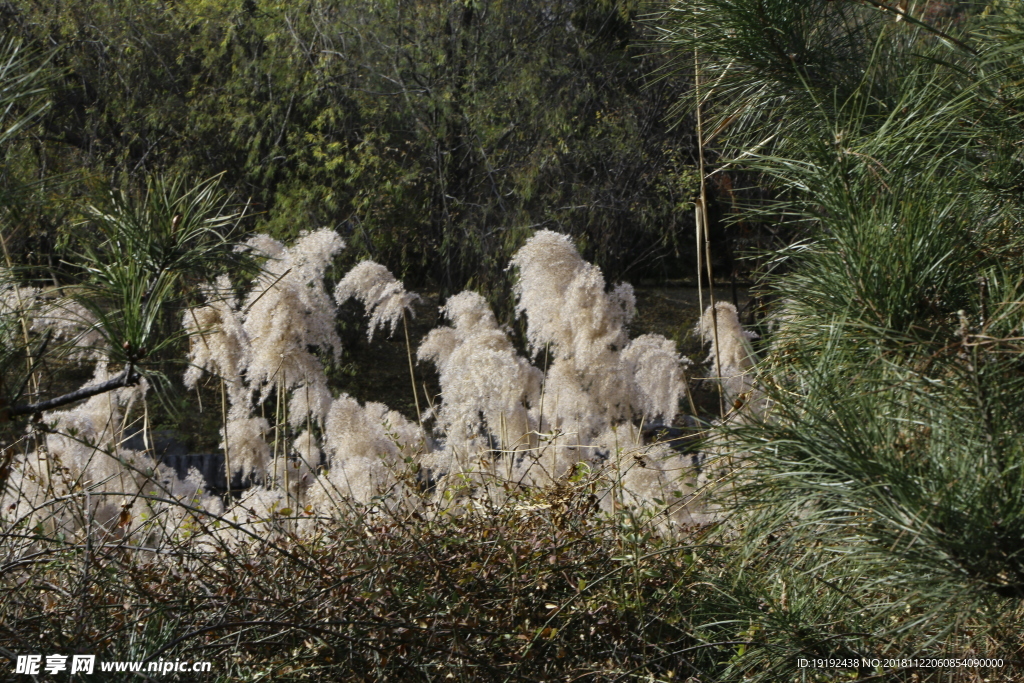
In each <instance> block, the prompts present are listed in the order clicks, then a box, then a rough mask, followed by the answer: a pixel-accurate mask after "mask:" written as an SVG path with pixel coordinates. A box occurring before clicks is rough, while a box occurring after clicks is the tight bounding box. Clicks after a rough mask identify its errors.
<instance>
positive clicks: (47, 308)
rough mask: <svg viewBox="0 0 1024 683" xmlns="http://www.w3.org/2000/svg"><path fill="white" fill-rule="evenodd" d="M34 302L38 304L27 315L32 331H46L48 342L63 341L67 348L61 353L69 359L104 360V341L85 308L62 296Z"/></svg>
mask: <svg viewBox="0 0 1024 683" xmlns="http://www.w3.org/2000/svg"><path fill="white" fill-rule="evenodd" d="M37 303H39V304H40V306H39V308H38V310H37V311H36V312H35V314H34V315H32V316H31V318H32V325H31V328H30V329H31V330H32V331H33V332H45V331H47V330H49V331H50V334H51V342H57V343H59V342H63V343H65V344H67V345H68V346H69V347H70V351H69V352H68V353H67V355H66V356H65V357H66V358H68V359H69V360H74V361H80V362H82V361H103V360H106V358H107V341H106V339H104V337H103V334H102V333H101V332H100V331H99V329H98V327H97V322H96V317H95V316H93V314H92V313H91V312H90V311H89V309H87V308H86V307H85V306H83V305H82V304H80V303H79V302H77V301H75V300H74V299H69V298H63V297H62V298H58V299H52V300H46V301H38V302H37Z"/></svg>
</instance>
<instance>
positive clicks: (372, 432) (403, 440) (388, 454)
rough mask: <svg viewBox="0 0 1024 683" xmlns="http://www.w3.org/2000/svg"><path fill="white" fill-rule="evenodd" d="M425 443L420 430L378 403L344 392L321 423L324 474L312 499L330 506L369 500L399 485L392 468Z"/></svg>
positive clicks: (317, 503) (315, 484)
mask: <svg viewBox="0 0 1024 683" xmlns="http://www.w3.org/2000/svg"><path fill="white" fill-rule="evenodd" d="M423 442H424V435H423V433H422V431H421V430H420V429H419V428H418V427H417V426H416V425H414V424H412V423H411V422H409V421H408V420H406V419H405V418H404V417H402V416H401V415H400V414H399V413H397V412H395V411H392V410H389V409H388V407H387V406H385V405H384V404H382V403H367V404H366V405H365V406H360V405H359V402H358V401H356V400H355V399H354V398H352V397H351V396H348V395H346V394H342V395H341V396H339V397H338V398H337V399H335V401H334V403H333V404H331V409H330V411H328V414H327V419H326V420H325V422H324V450H325V451H326V452H327V454H328V467H327V472H326V474H324V475H322V476H320V477H317V480H316V481H314V482H313V483H312V484H311V485H310V488H309V493H310V498H311V500H312V501H313V504H314V505H316V506H318V507H321V508H322V509H330V508H332V507H335V506H337V505H339V504H340V502H341V499H347V500H350V501H354V502H357V503H361V504H367V503H369V502H370V501H371V499H373V497H374V496H377V495H379V494H381V493H386V492H387V491H389V490H391V489H393V488H394V487H395V486H396V485H397V477H396V468H398V467H400V466H401V464H402V459H403V458H404V457H409V455H410V454H411V453H414V452H416V450H417V449H418V448H419V446H420V445H421V444H422V443H423Z"/></svg>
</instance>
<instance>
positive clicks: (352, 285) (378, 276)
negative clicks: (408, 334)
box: [334, 261, 420, 341]
mask: <svg viewBox="0 0 1024 683" xmlns="http://www.w3.org/2000/svg"><path fill="white" fill-rule="evenodd" d="M353 297H355V298H356V299H358V300H359V301H360V303H362V304H363V306H364V307H365V308H366V315H368V316H369V317H370V328H369V330H367V333H366V336H367V337H368V338H369V340H370V341H373V333H374V332H375V331H376V330H377V328H378V327H380V328H382V329H383V327H384V325H385V324H387V325H388V327H389V328H390V333H391V334H394V332H395V328H396V327H397V325H398V322H399V321H400V320H401V319H402V316H403V315H404V313H405V312H406V311H408V312H409V313H410V314H412V315H413V316H414V317H415V315H416V313H415V312H414V311H413V310H412V302H414V301H417V300H419V298H420V296H419V295H418V294H413V293H411V292H407V291H405V287H403V286H402V283H401V282H400V281H398V280H396V279H395V276H394V275H392V274H391V271H389V270H388V269H387V268H385V267H384V266H382V265H380V264H379V263H375V262H373V261H361V262H360V263H358V264H357V265H356V267H355V268H353V269H352V270H350V271H349V272H348V273H347V274H346V275H345V277H344V278H342V279H341V282H339V283H338V286H337V287H335V288H334V299H335V301H337V302H338V305H339V306H340V305H341V304H343V303H345V302H346V301H348V300H349V299H351V298H353Z"/></svg>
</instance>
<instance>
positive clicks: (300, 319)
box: [243, 230, 345, 400]
mask: <svg viewBox="0 0 1024 683" xmlns="http://www.w3.org/2000/svg"><path fill="white" fill-rule="evenodd" d="M248 244H249V246H250V247H251V248H253V249H259V250H260V251H261V252H262V253H265V254H275V256H274V257H273V258H271V259H270V260H268V261H267V263H266V264H265V266H264V271H263V273H262V274H261V275H260V276H259V278H257V282H256V285H255V286H254V287H253V290H252V291H251V292H250V293H249V295H248V297H247V298H246V302H245V306H244V308H243V318H244V322H243V328H244V329H245V332H246V334H247V335H248V338H249V339H250V340H251V349H252V355H251V357H250V360H249V364H248V367H247V374H246V379H247V380H248V382H249V384H250V386H252V387H254V388H255V387H258V386H261V385H263V392H262V394H261V400H262V399H264V398H266V396H267V394H268V393H269V391H270V390H271V389H272V388H281V389H286V390H287V389H291V388H293V387H295V386H296V385H299V384H302V383H305V382H309V381H311V380H313V379H314V378H316V377H319V376H320V375H322V374H323V367H322V365H321V364H320V361H319V360H318V359H317V358H316V356H315V355H313V354H312V353H310V352H309V350H308V349H309V348H310V347H318V348H320V349H322V350H324V351H330V352H332V353H333V354H334V356H335V358H338V357H339V356H340V354H341V340H340V338H339V337H338V334H337V332H336V331H335V329H334V316H335V311H336V307H335V305H334V302H332V301H331V299H330V297H329V296H328V295H327V292H326V290H325V289H324V283H323V278H324V271H325V270H326V268H327V266H328V264H330V262H331V260H332V259H333V257H334V255H335V254H337V253H338V251H340V250H341V249H342V248H343V247H344V246H345V243H344V242H343V241H342V239H341V237H339V236H338V234H337V233H335V232H334V231H333V230H317V231H316V232H306V233H303V234H302V235H301V236H300V237H299V239H298V240H297V241H296V242H295V244H294V245H292V246H291V247H284V246H283V245H281V244H280V243H278V242H276V241H274V240H271V239H270V238H269V237H266V236H264V235H261V236H257V237H255V238H252V239H250V240H249V243H248Z"/></svg>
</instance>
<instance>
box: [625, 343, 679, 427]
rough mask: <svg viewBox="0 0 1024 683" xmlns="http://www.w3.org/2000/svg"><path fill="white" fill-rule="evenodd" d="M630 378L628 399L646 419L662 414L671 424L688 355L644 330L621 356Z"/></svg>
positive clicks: (677, 405)
mask: <svg viewBox="0 0 1024 683" xmlns="http://www.w3.org/2000/svg"><path fill="white" fill-rule="evenodd" d="M620 362H621V363H622V369H623V372H624V373H625V375H626V376H627V377H629V378H630V379H631V381H630V403H631V404H632V406H633V409H634V410H635V411H637V412H639V413H641V414H643V415H646V416H647V418H648V419H649V420H651V419H654V418H656V417H661V419H662V420H664V422H665V423H667V424H670V423H671V422H672V419H673V418H674V417H675V416H676V411H677V410H678V407H679V395H680V393H681V392H682V390H683V382H685V381H686V378H685V377H683V368H684V367H685V366H687V365H690V359H689V358H685V357H683V356H680V355H679V353H677V352H676V345H675V342H673V341H672V340H671V339H666V338H665V337H663V336H661V335H660V334H645V335H641V336H639V337H637V338H636V339H634V340H632V341H631V342H629V344H627V345H626V348H624V349H623V350H622V354H621V357H620Z"/></svg>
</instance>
